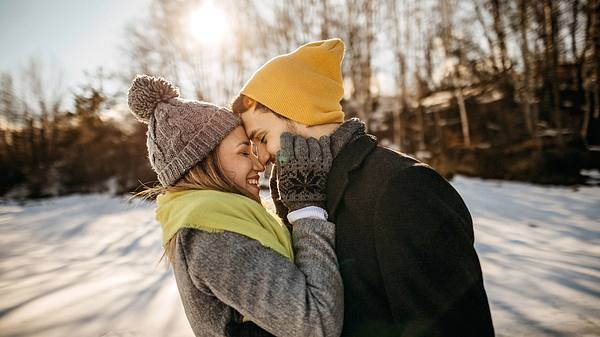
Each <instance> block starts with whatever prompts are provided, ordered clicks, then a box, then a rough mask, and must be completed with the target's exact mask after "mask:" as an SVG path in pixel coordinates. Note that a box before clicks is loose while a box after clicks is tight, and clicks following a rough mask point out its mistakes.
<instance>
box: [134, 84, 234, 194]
mask: <svg viewBox="0 0 600 337" xmlns="http://www.w3.org/2000/svg"><path fill="white" fill-rule="evenodd" d="M127 100H128V103H129V108H130V109H131V112H132V113H133V114H134V115H135V117H136V118H137V119H138V120H139V121H140V122H142V123H146V124H148V132H147V136H148V139H147V142H146V143H147V145H148V157H149V158H150V164H151V165H152V168H153V169H154V171H155V172H156V174H157V175H158V180H159V181H160V183H161V184H162V185H163V186H168V185H172V184H174V183H175V182H176V181H177V180H179V178H181V177H182V176H183V175H184V174H185V172H186V171H187V170H189V169H190V168H192V167H193V166H194V165H196V164H197V163H198V162H200V161H202V159H204V158H205V157H206V155H207V154H208V153H209V152H210V151H212V150H213V149H214V148H215V147H217V145H218V144H219V143H220V142H221V140H223V138H225V136H227V134H228V133H229V132H231V131H232V130H233V129H234V128H235V127H237V126H239V125H241V122H242V121H241V119H240V117H239V116H238V115H236V114H234V113H233V112H231V111H229V110H227V109H225V108H221V107H218V106H216V105H213V104H210V103H206V102H199V101H191V100H184V99H181V98H179V89H177V87H175V86H174V85H173V84H171V83H170V82H168V81H167V80H165V79H163V78H157V77H151V76H147V75H137V76H136V77H135V79H134V80H133V83H132V84H131V88H129V94H128V98H127Z"/></svg>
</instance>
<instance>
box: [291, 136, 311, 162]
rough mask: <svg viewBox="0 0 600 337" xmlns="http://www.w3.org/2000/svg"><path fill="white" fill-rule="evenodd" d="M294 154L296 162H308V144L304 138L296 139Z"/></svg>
mask: <svg viewBox="0 0 600 337" xmlns="http://www.w3.org/2000/svg"><path fill="white" fill-rule="evenodd" d="M294 154H295V155H296V160H308V144H307V143H306V138H304V137H302V136H296V137H294Z"/></svg>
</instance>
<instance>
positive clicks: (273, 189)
mask: <svg viewBox="0 0 600 337" xmlns="http://www.w3.org/2000/svg"><path fill="white" fill-rule="evenodd" d="M269 188H270V189H271V198H272V199H273V200H277V199H279V191H278V190H277V165H273V168H272V169H271V177H270V178H269Z"/></svg>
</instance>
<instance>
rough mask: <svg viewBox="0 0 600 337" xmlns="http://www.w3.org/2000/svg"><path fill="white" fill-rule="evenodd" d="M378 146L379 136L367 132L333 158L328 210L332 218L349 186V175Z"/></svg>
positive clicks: (328, 186) (329, 179)
mask: <svg viewBox="0 0 600 337" xmlns="http://www.w3.org/2000/svg"><path fill="white" fill-rule="evenodd" d="M376 146H377V138H375V136H372V135H368V134H365V135H362V136H360V137H359V138H358V139H356V140H354V141H353V142H351V143H349V144H347V145H346V146H344V148H342V150H341V151H340V153H339V154H338V155H337V156H336V157H335V159H334V160H333V164H332V166H331V171H329V176H328V179H327V211H328V212H329V217H330V218H331V219H334V218H335V213H336V211H337V208H338V205H339V203H340V201H341V200H342V196H343V195H344V192H345V191H346V187H347V186H348V182H349V178H348V175H349V174H350V172H352V171H354V170H356V169H357V168H358V167H359V166H360V165H361V164H362V162H363V161H364V160H365V158H366V157H367V155H368V154H369V153H371V151H373V149H374V148H375V147H376Z"/></svg>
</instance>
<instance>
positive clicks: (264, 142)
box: [260, 135, 267, 144]
mask: <svg viewBox="0 0 600 337" xmlns="http://www.w3.org/2000/svg"><path fill="white" fill-rule="evenodd" d="M260 142H261V143H263V144H266V143H267V142H266V141H265V135H263V136H262V138H261V139H260Z"/></svg>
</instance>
